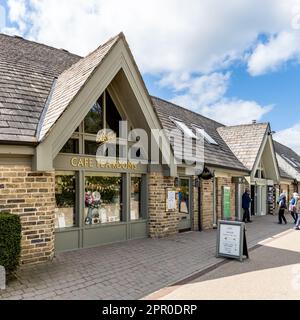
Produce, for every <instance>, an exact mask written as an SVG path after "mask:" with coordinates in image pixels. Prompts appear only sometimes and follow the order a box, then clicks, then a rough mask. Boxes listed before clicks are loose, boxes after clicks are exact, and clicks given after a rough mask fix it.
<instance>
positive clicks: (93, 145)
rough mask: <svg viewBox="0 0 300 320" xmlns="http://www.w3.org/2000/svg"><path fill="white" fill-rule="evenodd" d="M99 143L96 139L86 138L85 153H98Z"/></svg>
mask: <svg viewBox="0 0 300 320" xmlns="http://www.w3.org/2000/svg"><path fill="white" fill-rule="evenodd" d="M98 147H99V144H98V143H97V142H96V141H90V140H85V141H84V153H85V154H88V155H92V156H95V155H96V154H97V150H98Z"/></svg>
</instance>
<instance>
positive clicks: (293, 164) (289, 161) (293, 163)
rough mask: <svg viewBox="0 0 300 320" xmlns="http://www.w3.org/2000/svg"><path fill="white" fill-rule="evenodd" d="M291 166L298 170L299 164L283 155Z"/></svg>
mask: <svg viewBox="0 0 300 320" xmlns="http://www.w3.org/2000/svg"><path fill="white" fill-rule="evenodd" d="M281 156H282V157H283V158H284V159H285V160H286V161H287V162H288V163H289V164H291V165H292V166H293V167H295V168H297V167H298V166H297V164H296V163H295V162H294V161H292V160H291V159H289V158H288V157H286V156H285V155H284V154H282V155H281Z"/></svg>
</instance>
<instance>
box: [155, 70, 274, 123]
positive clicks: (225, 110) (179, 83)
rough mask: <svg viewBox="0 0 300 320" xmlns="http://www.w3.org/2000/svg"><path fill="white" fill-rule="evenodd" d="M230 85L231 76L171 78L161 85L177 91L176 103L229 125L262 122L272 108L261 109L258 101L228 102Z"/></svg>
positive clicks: (213, 74) (177, 76)
mask: <svg viewBox="0 0 300 320" xmlns="http://www.w3.org/2000/svg"><path fill="white" fill-rule="evenodd" d="M229 84H230V73H229V72H227V73H217V72H215V73H212V74H209V75H203V76H198V77H191V76H189V75H187V74H185V75H184V76H180V75H178V74H175V75H173V74H171V75H168V76H167V77H166V78H162V80H161V81H160V85H163V86H170V87H171V88H173V90H174V91H175V96H174V98H173V99H172V102H174V103H176V104H178V105H181V106H184V107H188V108H189V109H192V110H193V111H196V112H198V113H201V114H203V115H205V116H207V117H209V118H212V119H214V120H216V121H219V122H221V123H223V124H226V125H235V124H242V123H251V121H252V120H257V121H259V120H261V119H262V117H263V116H264V115H265V114H267V113H268V112H270V111H271V110H272V106H261V105H259V104H258V103H257V102H255V101H245V100H241V99H237V98H230V99H229V98H224V96H225V95H226V92H227V90H228V88H229ZM181 92H182V93H181Z"/></svg>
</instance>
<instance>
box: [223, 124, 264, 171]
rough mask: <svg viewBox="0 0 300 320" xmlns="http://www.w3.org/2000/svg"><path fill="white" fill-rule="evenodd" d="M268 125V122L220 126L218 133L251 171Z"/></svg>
mask: <svg viewBox="0 0 300 320" xmlns="http://www.w3.org/2000/svg"><path fill="white" fill-rule="evenodd" d="M268 127H269V124H268V123H257V124H249V125H238V126H231V127H220V128H218V133H219V134H220V135H221V137H222V138H223V139H224V141H225V142H226V144H227V145H228V146H229V148H230V149H231V151H232V152H233V153H234V154H235V156H236V157H237V158H238V159H239V160H240V161H241V162H242V163H243V165H244V166H245V167H246V168H247V169H248V170H250V171H252V170H253V167H254V165H255V162H256V160H257V156H258V154H259V151H260V148H261V146H262V143H263V140H264V137H265V135H266V131H267V129H268Z"/></svg>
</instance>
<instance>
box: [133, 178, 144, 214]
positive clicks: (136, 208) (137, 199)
mask: <svg viewBox="0 0 300 320" xmlns="http://www.w3.org/2000/svg"><path fill="white" fill-rule="evenodd" d="M141 186H142V177H141V176H131V184H130V219H131V220H138V219H141V218H142V210H141Z"/></svg>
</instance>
